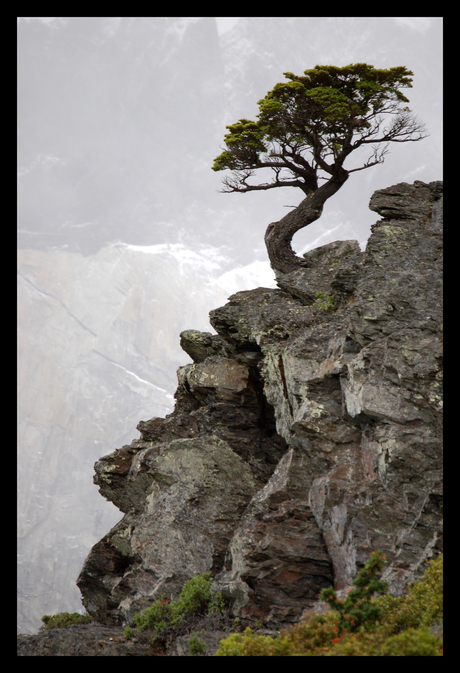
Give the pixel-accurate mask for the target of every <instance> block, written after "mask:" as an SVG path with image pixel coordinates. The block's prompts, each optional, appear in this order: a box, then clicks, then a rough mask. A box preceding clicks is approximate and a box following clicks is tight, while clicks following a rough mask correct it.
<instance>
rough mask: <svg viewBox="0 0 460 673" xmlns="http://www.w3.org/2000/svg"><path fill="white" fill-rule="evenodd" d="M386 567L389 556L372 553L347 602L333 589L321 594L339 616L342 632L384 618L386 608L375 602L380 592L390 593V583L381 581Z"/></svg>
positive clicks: (330, 588)
mask: <svg viewBox="0 0 460 673" xmlns="http://www.w3.org/2000/svg"><path fill="white" fill-rule="evenodd" d="M384 565H385V556H384V555H383V553H382V552H381V551H376V552H374V553H373V554H371V557H370V559H369V560H368V561H367V562H366V564H365V565H364V567H363V568H362V569H361V570H360V571H359V572H358V574H357V575H356V577H355V579H354V580H353V583H352V584H353V586H354V589H352V590H351V591H349V592H348V594H347V595H346V597H345V599H344V600H341V599H340V598H338V597H337V594H336V592H335V591H334V589H333V588H332V587H327V588H326V589H323V590H322V591H321V593H320V598H321V599H322V600H323V601H325V602H326V603H328V604H329V607H330V608H331V610H335V611H337V612H338V614H339V620H338V628H339V632H340V633H342V632H343V631H356V630H357V629H358V627H359V626H361V625H362V624H364V623H365V622H375V621H377V620H378V619H379V618H380V617H381V615H382V612H383V610H382V608H381V607H380V606H379V605H378V604H377V603H375V602H373V601H371V599H372V597H373V595H374V594H376V593H378V594H385V593H386V592H387V591H388V584H387V583H386V582H382V581H381V580H379V579H378V577H379V576H380V575H381V573H382V570H383V568H384Z"/></svg>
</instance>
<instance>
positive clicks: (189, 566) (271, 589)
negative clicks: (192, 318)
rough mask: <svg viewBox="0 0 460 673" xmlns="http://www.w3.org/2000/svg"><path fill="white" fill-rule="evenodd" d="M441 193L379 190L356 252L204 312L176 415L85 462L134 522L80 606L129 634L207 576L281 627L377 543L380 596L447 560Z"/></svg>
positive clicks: (232, 599) (319, 257)
mask: <svg viewBox="0 0 460 673" xmlns="http://www.w3.org/2000/svg"><path fill="white" fill-rule="evenodd" d="M441 192H442V183H440V182H435V183H430V184H429V185H425V184H424V183H419V182H416V183H414V185H406V184H405V183H403V184H402V185H396V186H394V187H391V188H388V189H387V190H380V191H379V192H377V193H376V194H375V195H374V197H373V198H372V200H371V204H372V205H373V207H374V209H378V212H380V214H383V215H384V219H382V220H380V221H379V222H377V223H376V224H375V225H374V226H373V227H372V234H371V236H370V238H369V241H368V243H367V247H366V251H365V252H361V251H360V250H359V246H358V244H357V243H356V242H353V241H351V242H350V241H342V242H337V243H334V244H329V245H326V246H322V247H321V248H319V249H317V250H314V251H311V252H310V253H308V254H307V255H306V258H307V260H308V262H309V266H308V267H306V268H305V269H302V270H301V271H297V272H295V273H294V274H289V276H285V277H283V278H280V280H279V285H280V287H281V288H282V289H267V288H259V289H257V290H251V291H245V292H238V293H237V294H234V295H232V296H231V297H230V298H229V301H228V303H227V304H226V305H225V306H223V307H221V308H218V309H215V310H214V311H211V313H210V321H211V324H212V326H213V327H214V329H215V330H216V331H217V333H218V334H217V336H212V335H209V334H208V333H199V332H196V331H193V330H187V331H186V332H185V333H183V334H182V343H183V346H184V348H185V350H186V351H187V352H188V353H189V354H190V355H191V356H192V358H193V360H194V363H193V364H190V365H186V366H185V367H181V368H180V369H179V371H178V388H177V392H176V395H175V398H176V408H175V411H174V412H173V413H172V414H170V415H169V416H167V417H166V418H165V419H159V418H153V419H151V420H150V421H146V422H144V421H141V422H140V424H139V430H140V431H141V435H142V436H141V439H139V440H136V441H134V442H132V444H131V445H129V446H125V447H123V448H122V449H120V450H119V451H116V452H114V453H113V454H111V455H110V456H106V457H105V458H102V459H101V460H100V461H98V462H97V463H96V477H95V481H96V483H97V484H98V485H99V487H100V492H101V494H102V495H104V496H105V497H106V498H108V499H110V500H112V502H115V503H116V504H117V506H118V507H119V508H120V509H121V510H122V511H123V512H125V516H124V517H123V519H122V521H120V522H119V524H117V525H116V526H115V527H114V528H113V529H112V530H111V531H110V533H109V534H108V535H106V536H105V538H103V540H101V541H100V542H99V543H97V545H95V547H94V548H93V550H92V551H91V553H90V555H89V556H88V559H87V561H86V563H85V566H84V568H83V570H82V572H81V574H80V577H79V580H78V584H79V586H80V589H81V591H82V594H83V603H84V605H85V606H86V607H87V609H88V611H89V612H90V613H91V614H93V615H95V616H96V617H97V618H98V619H99V620H102V621H104V622H106V623H110V622H117V621H127V622H130V621H131V620H132V615H133V612H135V611H138V610H139V609H141V608H142V607H146V606H147V605H148V604H150V603H151V602H152V600H154V599H155V598H158V597H159V596H160V595H161V594H162V593H167V594H169V595H170V596H172V597H177V595H178V593H179V591H180V588H181V586H182V584H183V582H184V581H185V580H186V579H188V578H189V577H191V576H192V575H194V574H198V573H200V572H203V571H204V570H210V571H211V573H212V574H213V576H214V577H215V580H214V587H215V588H216V590H219V591H222V592H223V593H224V595H225V596H226V598H227V602H228V603H229V606H230V609H231V611H232V614H233V616H237V617H239V618H240V619H241V620H242V621H243V622H244V621H246V622H247V623H251V620H254V619H259V620H262V621H264V622H265V624H266V625H267V626H268V627H270V628H272V629H275V630H276V629H278V628H280V627H282V626H285V625H287V624H289V623H292V622H295V621H297V620H298V619H300V618H301V616H302V614H303V613H304V612H305V611H310V610H312V609H315V601H317V598H318V594H319V591H320V589H321V588H322V587H323V586H328V585H330V584H334V586H335V588H336V589H338V590H346V589H347V588H348V587H350V585H351V582H352V580H353V578H354V576H355V574H356V572H357V571H358V570H359V569H360V568H361V567H362V566H363V564H364V563H365V561H366V560H367V559H368V557H369V555H370V553H371V552H372V551H374V550H376V549H381V550H382V551H383V552H384V553H385V555H386V558H387V561H388V565H387V568H386V570H385V573H384V578H385V579H386V580H387V581H388V582H389V586H390V590H391V592H393V593H395V594H401V593H403V592H404V591H405V589H406V587H407V584H408V583H409V582H412V581H414V580H416V579H418V578H419V577H420V576H421V574H422V573H423V569H424V563H425V561H426V560H427V559H428V558H432V557H434V556H436V555H437V554H438V553H439V552H440V550H441V549H442V468H441V466H442V463H441V446H442V445H441V427H442V426H441V419H442V406H441V394H442V392H441V377H442V332H441V329H442V322H441V296H442V295H441V277H442V266H441V252H442V247H441V246H442V239H441V225H442V193H441ZM390 217H391V218H392V219H390ZM319 293H320V297H321V301H318V299H319V297H318V295H319ZM325 297H327V298H328V300H327V301H326V300H325ZM181 647H182V645H180V644H179V643H178V646H177V648H176V650H175V653H176V654H179V655H180V654H181V653H182V654H183V652H182V650H183V647H182V649H181Z"/></svg>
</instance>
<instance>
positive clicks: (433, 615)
mask: <svg viewBox="0 0 460 673" xmlns="http://www.w3.org/2000/svg"><path fill="white" fill-rule="evenodd" d="M383 565H384V556H383V554H382V553H381V552H376V553H374V554H372V555H371V557H370V559H369V560H368V561H367V563H366V564H365V566H364V567H363V568H362V570H360V571H359V573H358V574H357V576H356V578H355V580H354V582H353V586H354V588H353V589H352V590H351V591H350V592H349V593H348V594H347V596H346V598H345V600H343V601H339V599H338V598H337V595H336V594H335V592H334V591H333V590H332V591H328V590H323V591H322V592H321V593H322V596H323V597H324V595H326V596H325V597H326V598H327V600H328V603H329V605H330V606H331V607H332V608H333V611H331V612H328V613H327V614H326V615H323V616H318V615H316V616H312V615H309V616H307V617H306V618H305V619H303V620H302V621H301V622H299V623H298V624H296V625H294V626H293V627H292V628H290V629H286V630H282V631H281V632H280V635H279V636H277V637H276V638H271V637H270V636H262V635H258V634H255V633H253V632H252V630H251V629H246V630H245V632H244V634H242V633H232V634H231V635H230V636H228V638H225V639H224V640H222V641H221V642H220V644H219V649H218V650H217V652H216V654H215V656H328V657H347V656H350V657H351V656H358V657H361V656H367V657H393V656H403V657H404V656H442V653H443V651H442V646H443V644H442V635H441V636H437V635H435V634H434V633H432V632H431V631H430V630H429V628H428V627H430V626H432V625H433V624H436V623H439V622H442V616H443V614H442V589H443V582H442V565H443V557H442V555H440V556H439V557H438V558H437V559H436V560H434V561H431V562H430V564H429V567H428V569H427V571H426V572H425V574H424V577H423V578H422V579H421V580H420V581H419V582H415V583H414V584H412V585H410V587H409V592H408V594H407V596H405V597H395V596H388V595H387V594H385V591H386V583H385V582H382V581H381V580H379V579H378V577H377V576H378V574H379V573H381V571H382V569H383ZM374 592H377V593H382V594H383V595H381V596H379V597H374V596H373V595H372V594H373V593H374Z"/></svg>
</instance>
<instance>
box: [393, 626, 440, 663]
mask: <svg viewBox="0 0 460 673" xmlns="http://www.w3.org/2000/svg"><path fill="white" fill-rule="evenodd" d="M380 656H382V657H440V656H442V638H441V639H440V638H437V637H436V636H434V635H433V634H432V633H430V631H429V630H428V629H427V627H426V626H422V627H421V628H420V629H407V630H406V631H402V632H401V633H398V634H397V635H395V636H391V637H390V638H388V640H386V642H384V643H383V645H382V648H381V653H380Z"/></svg>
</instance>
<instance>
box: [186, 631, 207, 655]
mask: <svg viewBox="0 0 460 673" xmlns="http://www.w3.org/2000/svg"><path fill="white" fill-rule="evenodd" d="M198 633H203V631H198V632H197V633H192V637H191V638H190V639H189V641H188V649H189V652H190V654H191V655H192V656H193V655H194V654H205V652H206V645H205V644H204V643H203V641H201V640H200V639H199V638H198Z"/></svg>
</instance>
